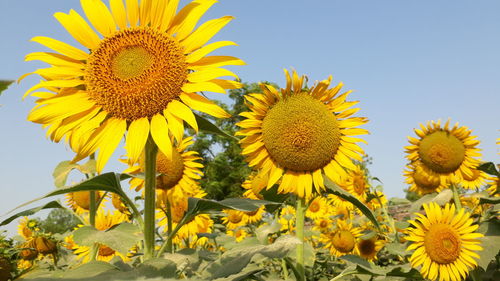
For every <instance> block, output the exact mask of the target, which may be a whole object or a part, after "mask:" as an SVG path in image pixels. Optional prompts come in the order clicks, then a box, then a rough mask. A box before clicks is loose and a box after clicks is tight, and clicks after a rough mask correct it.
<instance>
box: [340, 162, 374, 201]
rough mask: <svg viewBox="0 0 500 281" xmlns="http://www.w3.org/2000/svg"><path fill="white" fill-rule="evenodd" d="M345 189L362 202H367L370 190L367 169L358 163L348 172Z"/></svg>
mask: <svg viewBox="0 0 500 281" xmlns="http://www.w3.org/2000/svg"><path fill="white" fill-rule="evenodd" d="M345 189H346V190H347V192H349V193H350V194H352V195H354V197H356V198H358V200H359V201H361V202H366V195H367V193H368V192H369V190H370V186H369V185H368V181H367V179H366V175H365V170H363V168H362V167H361V166H359V165H356V168H355V169H354V170H351V171H349V172H348V176H347V181H346V186H345Z"/></svg>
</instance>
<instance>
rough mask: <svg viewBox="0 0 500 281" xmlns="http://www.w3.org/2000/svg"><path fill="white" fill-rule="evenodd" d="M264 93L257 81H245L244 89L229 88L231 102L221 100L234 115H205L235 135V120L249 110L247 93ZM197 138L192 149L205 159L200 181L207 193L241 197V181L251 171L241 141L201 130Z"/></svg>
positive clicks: (215, 197) (218, 195)
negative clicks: (225, 116) (225, 102)
mask: <svg viewBox="0 0 500 281" xmlns="http://www.w3.org/2000/svg"><path fill="white" fill-rule="evenodd" d="M266 83H267V82H266ZM261 92H262V90H261V89H260V87H259V84H258V83H250V84H248V83H244V86H243V87H242V88H241V89H236V90H231V91H229V98H231V100H232V101H233V103H232V104H231V105H226V104H221V103H219V105H220V106H221V107H223V108H224V109H225V110H226V111H227V112H229V113H230V114H231V116H232V117H231V118H226V119H215V118H213V117H211V116H208V115H206V114H203V117H205V118H207V119H209V120H210V121H212V122H213V123H215V124H216V125H217V126H218V127H219V128H221V129H222V130H224V131H225V132H227V133H228V134H230V135H233V136H234V134H235V133H236V132H237V131H238V126H236V123H238V122H239V121H241V120H243V118H242V117H241V116H239V114H240V113H241V112H243V111H248V107H247V106H246V105H245V103H244V95H246V94H249V93H261ZM195 139H196V140H195V143H194V145H193V146H192V147H191V149H192V150H195V151H197V152H198V153H199V154H200V156H201V157H202V158H203V160H202V162H203V165H204V166H205V168H204V170H203V172H204V174H205V176H204V177H203V179H202V180H201V186H202V187H203V189H204V190H205V191H206V192H207V194H208V195H207V197H208V198H211V199H217V200H222V199H224V198H228V197H238V196H241V194H242V193H243V190H242V188H241V184H242V183H243V181H244V180H245V178H246V177H247V176H248V174H249V173H250V171H251V168H249V167H248V165H247V163H246V162H245V157H244V156H243V155H241V148H240V146H239V144H238V141H237V140H236V139H230V138H225V137H221V136H218V135H214V134H206V133H199V134H198V135H196V137H195Z"/></svg>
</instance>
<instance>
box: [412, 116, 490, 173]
mask: <svg viewBox="0 0 500 281" xmlns="http://www.w3.org/2000/svg"><path fill="white" fill-rule="evenodd" d="M420 127H421V130H420V129H415V133H416V134H417V136H418V137H419V138H414V137H408V139H409V142H410V143H411V145H409V146H407V147H405V149H406V153H408V155H407V156H406V157H407V158H408V160H410V161H411V162H414V161H421V162H422V164H423V167H424V168H426V169H428V170H430V171H432V172H434V173H436V174H438V175H439V176H440V177H441V181H446V182H449V181H452V180H453V179H457V178H462V175H467V176H469V177H473V176H474V174H473V169H474V168H475V167H476V166H478V164H479V160H478V159H477V158H475V157H480V156H481V154H480V153H479V152H478V151H479V149H478V148H477V145H478V144H479V141H478V140H476V139H475V137H474V136H471V133H472V131H471V130H469V129H468V128H467V127H459V126H458V123H456V124H455V125H454V126H453V127H452V128H450V120H448V121H447V122H446V123H445V124H444V127H441V120H439V121H437V122H434V121H431V122H430V123H427V126H424V125H420Z"/></svg>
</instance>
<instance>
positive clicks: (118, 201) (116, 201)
mask: <svg viewBox="0 0 500 281" xmlns="http://www.w3.org/2000/svg"><path fill="white" fill-rule="evenodd" d="M111 203H112V204H113V207H115V209H117V210H118V211H120V212H121V213H123V214H126V215H130V211H129V209H128V208H127V206H126V205H125V203H123V201H122V198H121V197H120V195H118V194H116V193H113V194H112V195H111Z"/></svg>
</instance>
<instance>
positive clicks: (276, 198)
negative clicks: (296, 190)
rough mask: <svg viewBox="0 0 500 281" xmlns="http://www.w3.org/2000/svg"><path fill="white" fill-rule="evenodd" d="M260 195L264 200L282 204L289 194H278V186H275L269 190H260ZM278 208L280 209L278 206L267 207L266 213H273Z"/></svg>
mask: <svg viewBox="0 0 500 281" xmlns="http://www.w3.org/2000/svg"><path fill="white" fill-rule="evenodd" d="M260 195H262V197H263V198H264V200H267V201H271V202H276V203H283V202H285V201H286V200H287V199H288V198H290V194H280V193H278V185H276V184H275V185H274V186H273V187H271V188H269V189H263V190H261V191H260ZM279 207H280V205H278V204H277V205H267V206H266V211H268V212H269V213H274V212H275V211H276V210H278V209H279Z"/></svg>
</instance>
